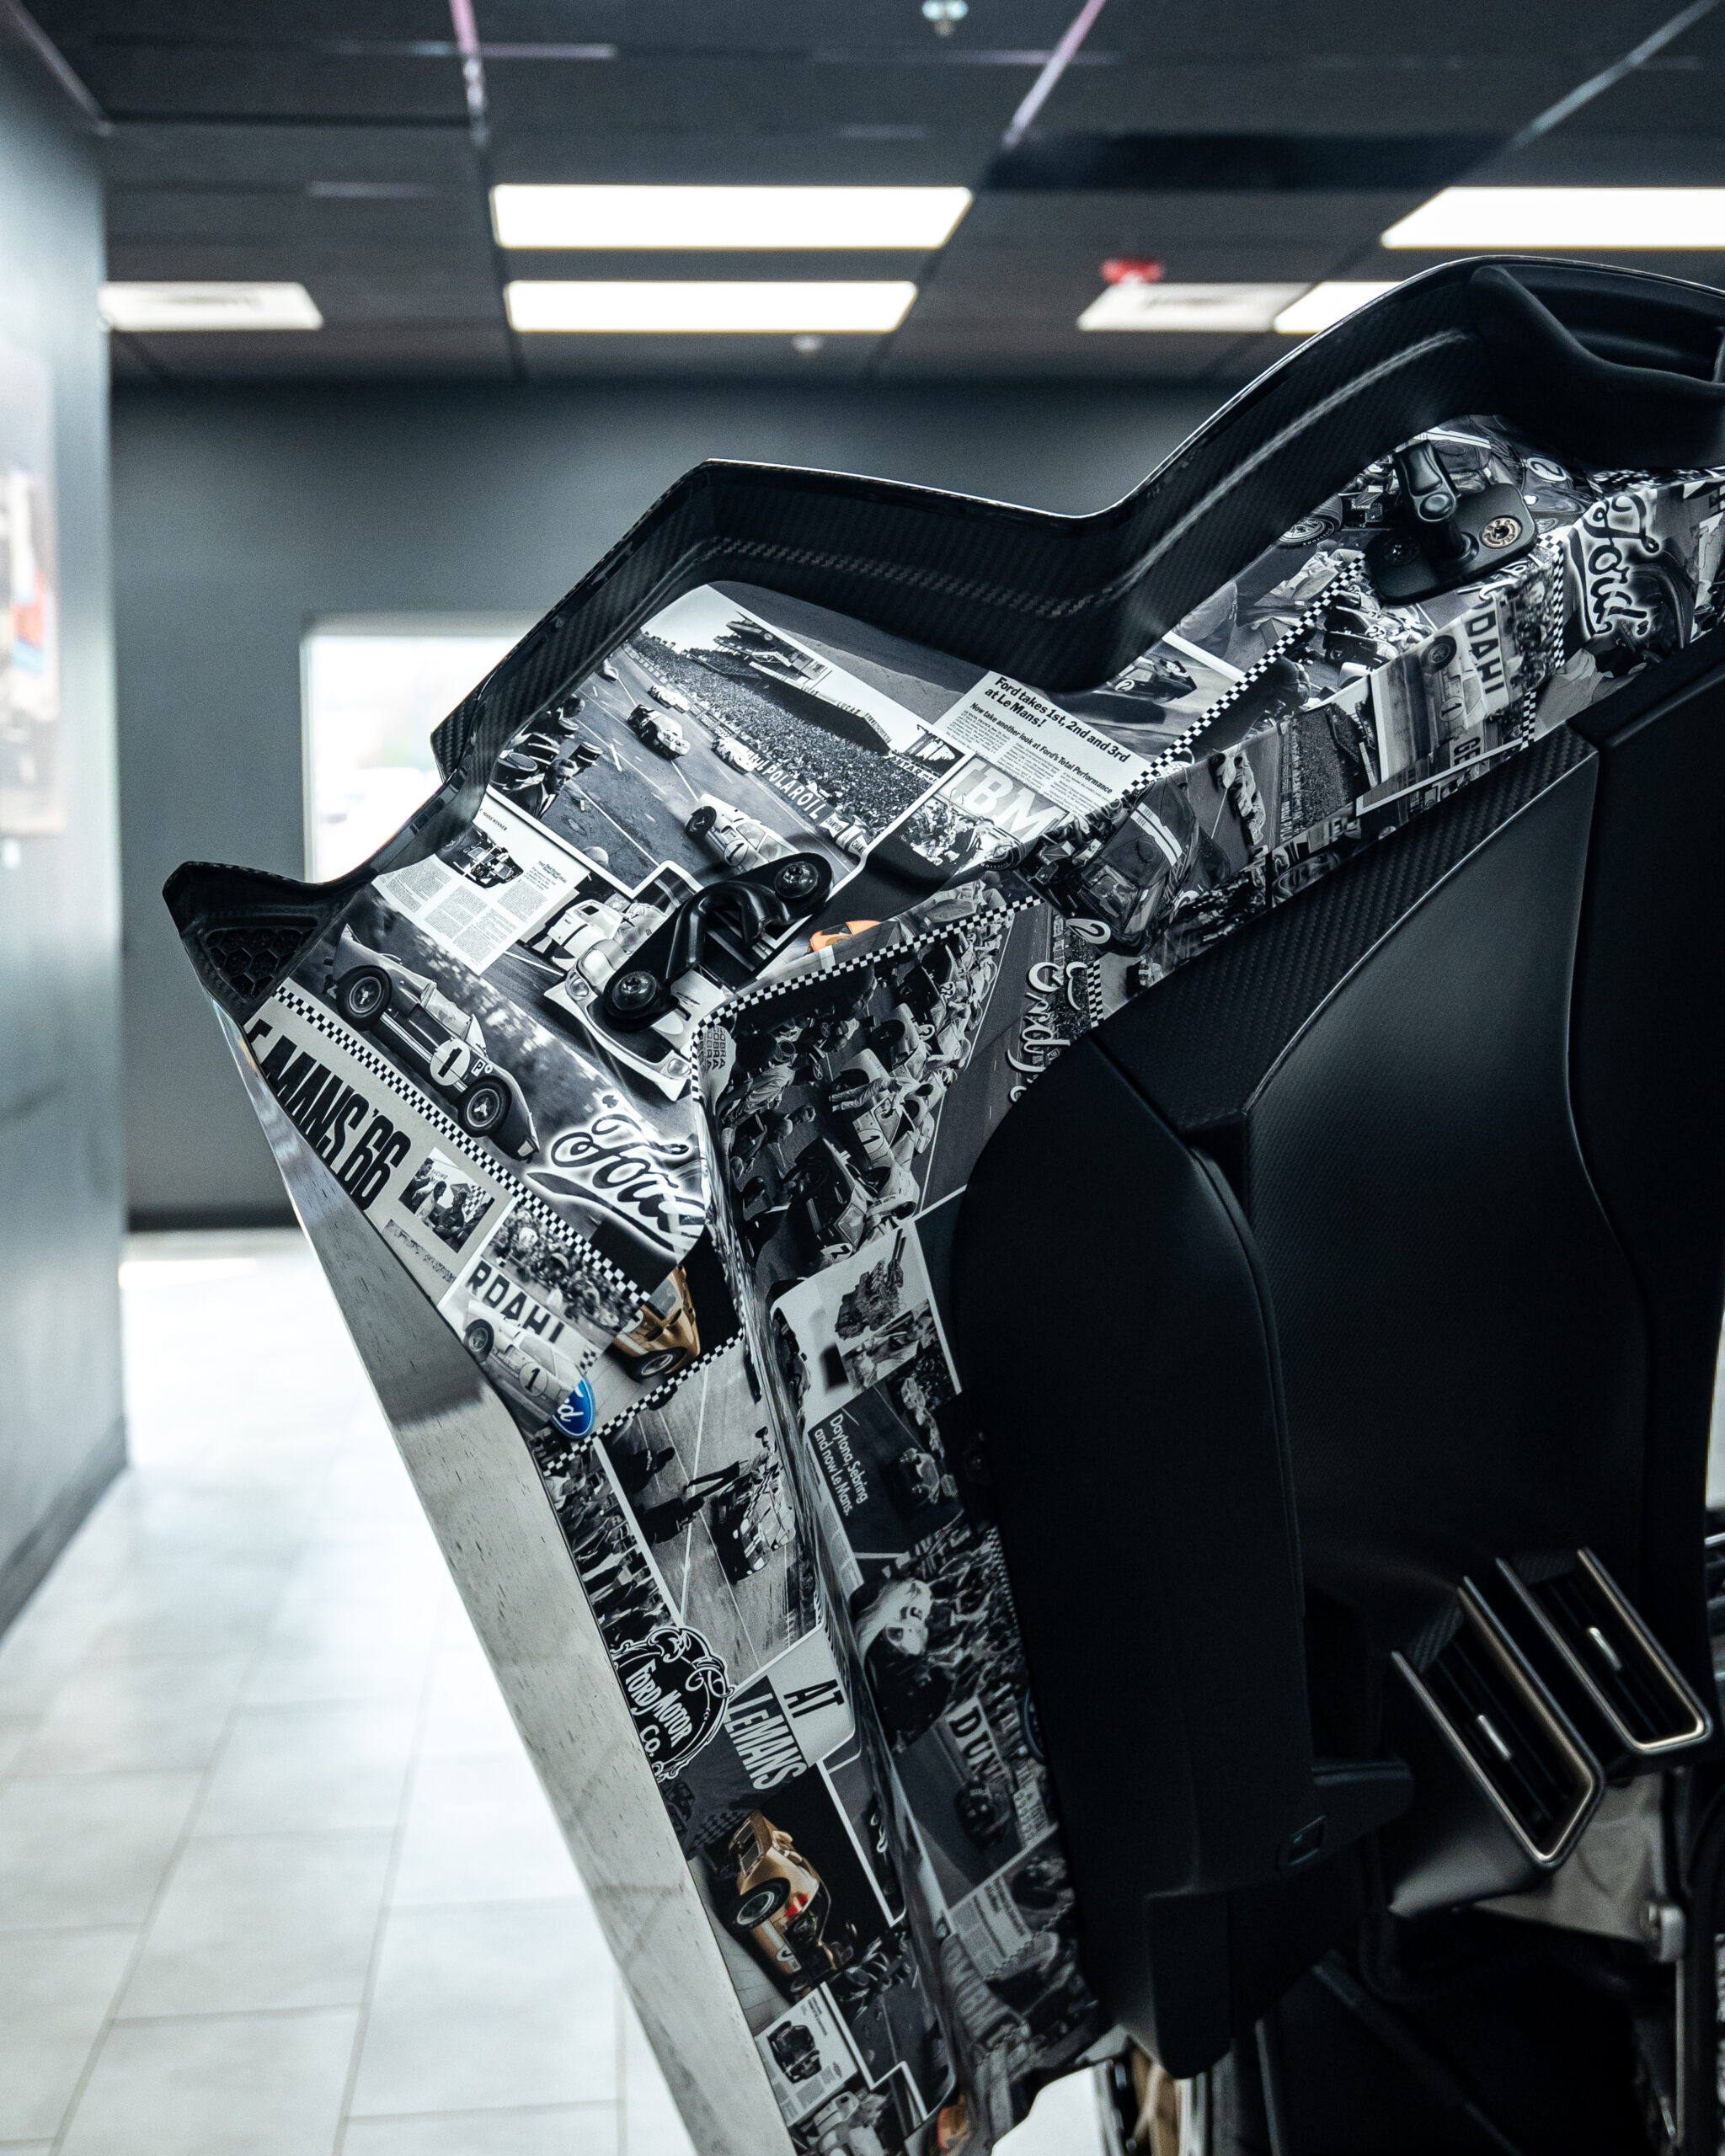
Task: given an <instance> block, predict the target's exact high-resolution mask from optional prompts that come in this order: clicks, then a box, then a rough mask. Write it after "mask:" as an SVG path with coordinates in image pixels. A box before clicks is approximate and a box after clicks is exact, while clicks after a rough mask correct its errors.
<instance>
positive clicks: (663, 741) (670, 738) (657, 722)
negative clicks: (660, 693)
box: [628, 704, 689, 756]
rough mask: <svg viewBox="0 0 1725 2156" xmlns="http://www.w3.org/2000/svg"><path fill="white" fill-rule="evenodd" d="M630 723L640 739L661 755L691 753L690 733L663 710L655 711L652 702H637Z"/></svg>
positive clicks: (632, 730)
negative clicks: (667, 716)
mask: <svg viewBox="0 0 1725 2156" xmlns="http://www.w3.org/2000/svg"><path fill="white" fill-rule="evenodd" d="M628 725H629V731H630V733H631V734H633V735H634V736H635V738H636V739H637V740H638V741H644V742H645V743H646V744H647V746H648V747H649V749H656V750H658V751H659V753H660V755H661V756H686V755H687V754H688V753H689V737H688V735H687V734H685V733H684V731H683V729H682V728H681V726H679V725H678V724H677V723H676V720H675V719H674V718H666V716H665V713H664V712H662V711H654V708H653V707H652V705H651V704H637V705H636V706H635V708H634V709H633V711H632V712H630V713H629V719H628Z"/></svg>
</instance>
